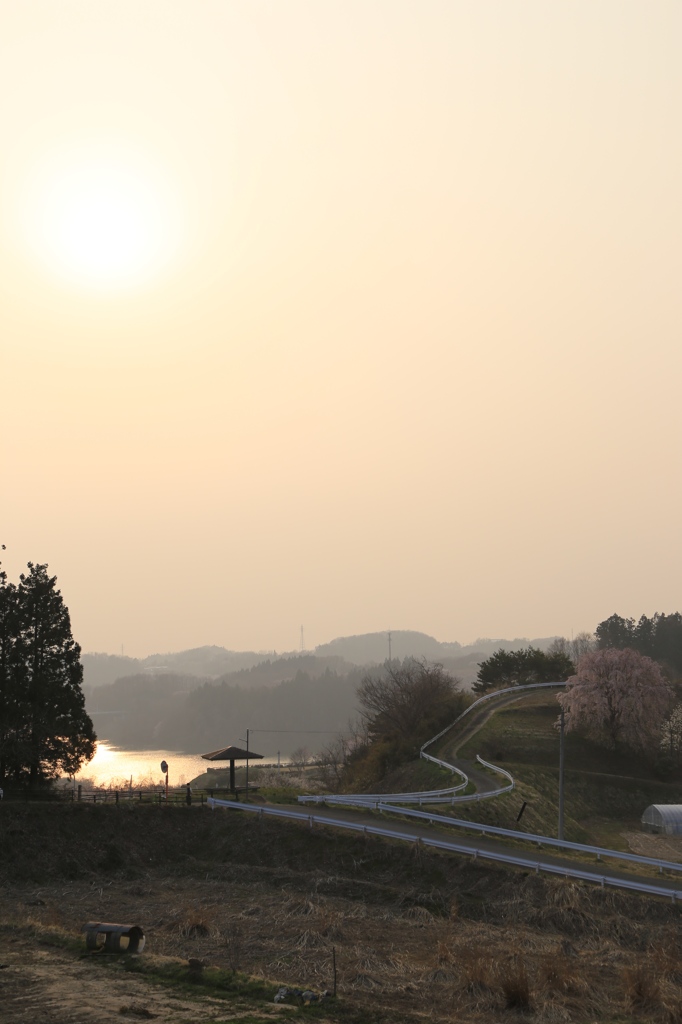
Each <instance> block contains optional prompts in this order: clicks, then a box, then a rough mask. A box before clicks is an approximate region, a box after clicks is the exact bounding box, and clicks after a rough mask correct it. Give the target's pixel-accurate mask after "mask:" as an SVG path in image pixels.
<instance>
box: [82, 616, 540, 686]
mask: <svg viewBox="0 0 682 1024" xmlns="http://www.w3.org/2000/svg"><path fill="white" fill-rule="evenodd" d="M390 635H391V657H393V658H398V659H400V660H402V659H403V658H426V659H427V660H428V661H439V662H441V663H443V664H444V665H445V666H446V667H447V668H449V669H450V671H453V672H454V673H455V674H456V675H461V674H462V673H461V672H458V671H457V668H456V665H461V666H462V669H463V671H464V673H465V675H462V680H463V682H465V683H470V682H473V679H475V677H476V671H475V669H474V671H473V675H471V671H470V664H474V665H475V664H476V659H478V660H481V659H482V658H486V657H488V656H489V655H490V654H492V653H493V651H496V650H499V648H500V647H502V648H504V649H505V650H510V651H515V650H519V649H520V648H522V647H527V646H528V644H532V645H533V646H534V647H540V648H541V649H542V650H545V649H546V648H547V647H548V646H549V644H550V643H551V642H552V640H553V639H554V637H541V638H539V639H535V640H528V639H526V638H520V639H519V638H517V639H515V640H504V639H501V640H493V639H488V638H486V639H479V640H476V641H475V642H474V643H473V644H466V645H463V644H460V643H458V642H457V641H452V642H441V641H439V640H436V639H435V638H434V637H432V636H429V635H428V634H427V633H419V632H416V631H414V630H402V629H397V630H392V631H391V634H390ZM388 636H389V633H388V631H387V632H381V633H363V634H360V635H359V636H345V637H337V638H336V639H335V640H331V641H330V642H329V643H326V644H320V645H319V646H318V647H316V648H315V649H314V651H290V652H285V653H282V654H277V652H276V651H273V652H272V653H270V652H266V651H229V650H227V649H226V648H224V647H217V646H207V647H196V648H193V649H192V650H188V651H177V652H174V653H167V654H151V655H149V656H148V657H147V658H129V657H126V656H124V655H118V654H99V653H88V654H83V655H82V657H81V661H82V663H83V669H84V683H85V685H86V686H87V687H98V686H105V685H107V684H110V683H113V682H115V681H116V680H117V679H121V678H123V677H126V676H143V675H173V676H183V677H192V678H196V679H197V680H202V681H203V680H206V679H219V678H221V677H223V676H225V675H227V674H228V673H230V674H231V673H234V672H240V671H241V672H247V673H248V670H250V669H253V668H255V667H256V666H259V665H263V666H265V665H267V666H272V665H273V664H277V663H282V665H281V666H280V668H279V669H278V670H277V671H275V672H274V674H273V670H272V668H269V669H264V673H263V675H264V676H266V677H268V678H260V677H259V674H254V675H251V676H249V675H245V676H244V677H243V678H242V679H240V680H239V683H240V685H247V686H248V685H268V683H270V684H271V685H272V684H274V683H277V682H281V681H282V680H283V679H284V678H291V677H292V676H293V675H294V674H295V673H296V671H297V670H298V669H299V668H302V667H303V666H302V665H301V664H299V660H300V659H305V670H306V671H307V670H309V669H310V668H311V667H312V665H311V661H310V659H319V660H320V661H321V663H322V670H323V667H330V668H332V667H333V668H334V669H335V670H337V671H338V670H339V668H340V665H339V663H340V662H341V661H343V662H348V663H349V664H350V665H380V664H383V662H384V661H385V660H386V659H387V658H388V655H389V648H388ZM285 662H289V664H288V665H286V664H284V663H285ZM465 676H466V678H465ZM469 676H471V678H469Z"/></svg>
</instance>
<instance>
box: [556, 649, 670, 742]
mask: <svg viewBox="0 0 682 1024" xmlns="http://www.w3.org/2000/svg"><path fill="white" fill-rule="evenodd" d="M672 698H673V691H672V688H671V687H670V685H669V683H668V682H667V680H666V679H665V677H664V676H663V673H662V672H661V668H660V666H659V665H658V664H657V663H656V662H655V661H653V660H652V659H651V658H647V657H646V656H645V655H643V654H640V653H639V651H633V650H631V649H629V648H624V649H623V650H618V649H616V648H614V647H611V648H606V649H604V650H600V651H593V652H592V653H591V654H586V655H585V656H584V657H583V658H582V659H581V661H580V665H579V668H578V671H577V673H576V675H574V676H572V677H571V678H570V679H569V680H568V684H567V686H566V689H565V690H564V692H563V693H560V694H558V696H557V700H558V701H559V703H560V704H561V706H562V708H563V709H564V711H565V712H566V715H567V722H566V728H567V729H568V730H569V731H570V730H573V729H576V730H579V731H581V732H584V733H585V734H586V735H588V736H591V737H592V738H593V739H596V740H599V741H601V742H603V743H605V744H606V745H608V746H610V747H616V746H617V745H619V744H621V745H623V746H626V747H629V748H631V749H632V750H646V749H647V748H649V749H653V748H655V747H656V746H657V745H658V743H659V742H660V732H661V726H662V724H663V720H664V718H665V716H666V714H667V712H668V711H669V709H670V706H671V704H672Z"/></svg>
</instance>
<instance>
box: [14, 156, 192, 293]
mask: <svg viewBox="0 0 682 1024" xmlns="http://www.w3.org/2000/svg"><path fill="white" fill-rule="evenodd" d="M30 193H31V195H30V199H29V201H28V203H27V208H28V221H29V234H30V241H31V245H32V248H33V249H34V250H35V251H36V252H37V253H38V255H39V256H40V258H41V259H42V261H43V262H44V263H47V264H48V266H49V268H50V269H51V270H52V271H53V272H55V273H57V274H59V275H60V276H61V277H63V278H67V279H69V280H70V281H72V282H74V283H78V284H82V285H84V286H88V287H91V288H99V289H118V288H125V287H130V286H135V285H137V284H139V283H141V282H143V281H145V280H147V279H148V278H150V277H152V276H154V275H156V274H158V273H159V272H160V271H161V270H162V269H163V268H164V266H165V265H167V264H168V262H169V261H170V260H171V259H172V257H173V255H174V253H175V249H176V247H177V241H178V239H177V235H178V218H177V209H174V205H175V204H173V203H172V202H171V197H170V195H169V191H168V188H167V186H166V183H165V182H164V181H163V179H162V176H161V175H160V174H158V173H154V170H153V169H152V168H150V167H149V166H147V165H146V164H145V163H144V162H143V161H140V160H134V159H131V158H127V159H125V158H121V157H120V156H116V155H112V154H110V153H97V154H94V155H93V154H80V155H78V154H73V155H71V156H70V157H69V158H64V157H61V158H60V159H58V160H53V161H51V162H50V163H49V164H48V165H45V166H43V167H42V168H41V170H40V172H39V174H37V175H36V176H35V179H34V181H33V184H32V187H31V189H30Z"/></svg>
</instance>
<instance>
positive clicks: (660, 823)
mask: <svg viewBox="0 0 682 1024" xmlns="http://www.w3.org/2000/svg"><path fill="white" fill-rule="evenodd" d="M642 827H643V828H644V830H645V831H646V832H658V833H661V834H662V835H665V836H682V804H651V806H650V807H647V809H646V810H645V812H644V814H643V815H642Z"/></svg>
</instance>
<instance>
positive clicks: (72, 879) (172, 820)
mask: <svg viewBox="0 0 682 1024" xmlns="http://www.w3.org/2000/svg"><path fill="white" fill-rule="evenodd" d="M0 825H1V826H2V838H1V839H0V922H2V925H1V930H0V948H1V949H2V953H1V954H0V963H2V964H6V965H7V966H6V967H5V969H4V970H0V1020H2V1021H3V1022H4V1021H7V1022H8V1024H9V1022H11V1024H15V1022H16V1024H23V1022H24V1021H26V1022H28V1021H31V1022H32V1024H33V1022H40V1024H42V1022H43V1021H44V1022H46V1024H47V1022H48V1021H49V1022H50V1024H81V1022H82V1024H85V1022H91V1021H97V1022H99V1021H102V1022H105V1021H109V1020H118V1021H120V1020H122V1019H125V1018H126V1017H127V1018H128V1019H135V1017H136V1016H137V1017H138V1018H139V1019H143V1018H145V1017H146V1018H148V1019H152V1017H156V1018H157V1019H159V1020H162V1021H165V1020H168V1021H172V1022H176V1021H177V1022H180V1021H192V1022H194V1021H197V1022H199V1021H201V1022H219V1021H228V1020H230V1021H233V1022H235V1024H254V1022H256V1021H262V1020H272V1019H273V1018H274V1017H275V1016H277V1017H280V1016H281V1015H282V1014H283V1013H284V1014H286V1015H288V1016H292V1015H293V1016H296V1017H298V1016H299V1015H304V1016H306V1017H312V1018H314V1019H316V1020H323V1021H330V1022H332V1021H337V1020H338V1021H348V1022H354V1024H361V1022H368V1024H369V1022H372V1021H376V1022H389V1021H396V1022H399V1021H406V1022H407V1021H416V1020H424V1019H428V1020H433V1021H463V1022H484V1021H485V1022H490V1021H506V1020H509V1021H513V1020H517V1019H519V1017H520V1015H522V1016H523V1017H524V1018H527V1019H532V1020H534V1021H538V1022H541V1021H576V1022H582V1021H584V1022H588V1021H590V1022H591V1021H596V1020H599V1021H620V1022H624V1021H635V1020H637V1021H649V1020H650V1021H656V1022H659V1021H660V1022H661V1024H663V1022H666V1024H674V1022H677V1021H681V1022H682V943H681V937H680V932H679V923H680V919H679V910H678V909H677V908H676V907H673V906H672V905H670V904H668V903H665V902H662V901H659V900H652V899H644V898H642V897H638V896H632V895H625V894H619V893H615V892H609V891H608V890H606V891H602V890H600V889H597V888H593V887H588V886H583V885H580V884H576V883H573V882H569V881H564V880H557V879H545V878H543V877H542V876H540V877H538V876H536V875H534V874H532V875H526V874H523V873H518V872H509V871H505V870H502V869H499V870H498V869H495V868H491V867H485V866H480V865H478V864H475V863H472V862H471V861H469V860H464V859H462V858H460V857H453V856H447V855H442V854H439V853H435V852H433V853H431V852H428V853H427V852H425V851H415V850H414V849H412V848H407V847H404V846H400V845H398V844H391V843H386V842H383V841H381V840H379V839H372V838H369V839H365V838H361V837H356V836H349V835H344V834H338V833H334V832H333V831H331V830H327V829H322V828H321V829H316V830H314V831H313V832H310V831H309V830H308V829H306V828H305V827H303V826H300V825H298V824H289V823H284V822H278V821H272V820H270V821H268V820H263V821H260V822H259V821H256V820H253V819H246V818H242V817H241V816H240V815H234V814H232V815H230V817H229V819H228V816H227V815H225V814H222V813H221V812H209V811H207V810H203V811H202V810H200V809H198V808H192V809H171V808H155V807H147V808H144V807H143V808H136V809H134V810H128V809H122V810H119V809H116V808H114V807H106V808H93V807H90V806H88V807H82V806H81V807H78V806H76V807H73V806H48V805H42V806H31V805H26V806H20V805H14V806H13V805H9V804H5V806H4V807H2V821H0ZM86 920H113V921H121V922H126V923H137V924H140V925H142V927H143V928H144V929H145V932H146V935H147V947H146V950H145V952H144V953H143V954H142V955H141V956H140V957H137V958H123V959H121V958H115V957H106V958H103V957H101V956H99V955H91V956H88V957H86V956H83V954H82V952H81V950H82V948H83V943H82V938H81V937H80V935H79V929H80V927H81V925H82V923H83V922H84V921H86ZM333 955H335V957H336V965H337V984H338V989H337V991H338V995H337V999H336V1000H330V1001H329V1002H327V1003H325V1004H324V1005H322V1006H317V1007H315V1006H311V1007H295V1006H292V1007H288V1008H284V1009H282V1008H281V1007H280V1008H278V1007H277V1006H275V1004H274V1003H273V1001H272V999H273V995H274V992H275V991H276V987H277V985H278V984H283V985H288V986H292V987H299V988H302V989H305V988H310V989H313V990H315V991H316V992H320V991H322V990H324V989H327V988H331V987H332V985H333V966H332V957H333ZM190 959H192V960H200V961H202V962H203V964H204V965H205V967H204V969H203V972H202V973H201V976H200V977H199V978H198V979H197V978H196V976H194V978H193V976H192V971H191V970H190V968H189V966H188V964H189V961H190Z"/></svg>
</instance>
